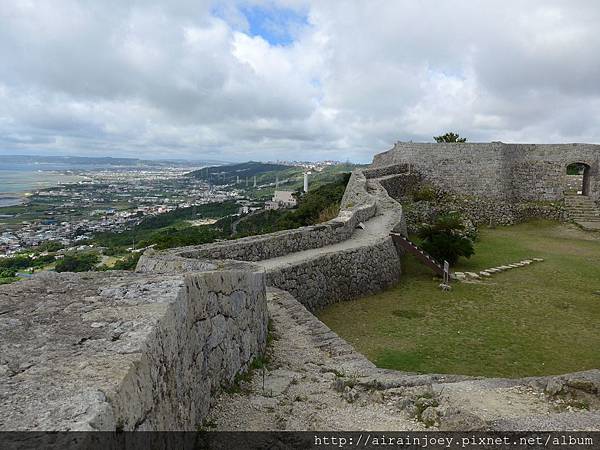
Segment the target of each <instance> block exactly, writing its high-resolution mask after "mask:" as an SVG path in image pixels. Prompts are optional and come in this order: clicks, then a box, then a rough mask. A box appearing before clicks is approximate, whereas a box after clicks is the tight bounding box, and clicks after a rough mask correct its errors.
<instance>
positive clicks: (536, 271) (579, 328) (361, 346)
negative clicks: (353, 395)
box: [318, 221, 600, 377]
mask: <svg viewBox="0 0 600 450" xmlns="http://www.w3.org/2000/svg"><path fill="white" fill-rule="evenodd" d="M528 257H529V258H530V257H541V258H544V259H545V261H544V262H541V263H534V264H532V265H530V266H525V267H522V268H517V269H513V270H510V271H507V272H503V273H499V274H495V275H493V276H492V277H491V278H490V279H488V280H485V281H484V282H479V283H454V284H453V286H452V290H451V291H450V292H442V291H441V290H440V289H439V287H438V284H439V280H434V279H433V277H432V272H431V271H429V270H428V269H427V268H425V267H424V266H422V265H420V264H419V263H418V262H417V261H416V260H414V259H413V258H412V257H404V259H403V276H402V280H401V281H400V283H399V284H398V285H397V286H396V287H394V288H392V289H390V290H388V291H386V292H383V293H381V294H378V295H374V296H370V297H365V298H361V299H358V300H355V301H351V302H343V303H338V304H335V305H332V306H330V307H328V308H327V309H325V310H323V311H321V312H320V313H319V314H318V316H319V318H320V319H321V320H322V321H323V322H325V323H326V324H327V325H328V326H329V327H330V328H331V329H333V330H334V331H335V332H337V333H338V334H339V335H340V336H342V337H343V338H345V339H346V340H348V341H349V342H350V343H352V344H353V345H354V346H355V347H356V349H357V350H358V351H360V352H362V353H363V354H365V355H366V356H367V357H368V358H369V359H371V360H372V361H373V362H374V363H375V364H377V366H379V367H384V368H390V369H397V370H405V371H411V372H423V373H425V372H429V373H432V372H433V373H458V374H466V375H482V376H501V377H523V376H534V375H550V374H561V373H566V372H574V371H578V370H586V369H592V368H600V295H598V294H597V293H596V294H595V293H594V292H598V291H600V234H599V233H590V232H584V231H580V230H579V229H577V228H575V227H574V226H573V225H566V224H558V223H555V222H548V221H533V222H529V223H526V224H521V225H516V226H512V227H501V228H496V229H482V230H480V239H479V241H478V242H477V243H476V253H475V255H474V256H473V257H472V258H471V259H470V260H461V261H460V262H459V264H458V265H457V266H456V268H455V269H456V270H457V271H458V270H462V271H479V270H482V269H485V268H490V267H494V266H498V265H502V264H506V263H511V262H517V261H519V260H522V259H525V258H528Z"/></svg>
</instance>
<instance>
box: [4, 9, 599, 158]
mask: <svg viewBox="0 0 600 450" xmlns="http://www.w3.org/2000/svg"><path fill="white" fill-rule="evenodd" d="M240 6H244V7H252V8H266V9H267V10H268V9H269V8H273V7H276V8H279V10H281V9H285V8H291V9H292V10H293V13H294V14H304V13H306V14H307V17H306V20H296V21H293V23H292V25H290V26H293V27H294V29H293V30H291V31H290V35H292V36H294V38H295V40H294V41H293V42H292V43H291V44H287V45H281V44H278V43H277V42H275V43H273V42H269V37H267V36H260V35H251V28H252V25H253V24H251V23H250V22H249V20H248V19H247V18H246V17H245V16H244V14H243V10H242V9H240ZM275 11H277V9H276V10H275ZM253 20H256V18H254V19H253ZM265 21H266V22H265V23H264V24H263V25H264V27H263V28H264V29H265V30H266V32H271V33H272V34H273V35H275V36H276V35H278V34H281V35H283V34H285V33H284V31H285V30H282V29H281V26H282V24H281V23H279V22H273V20H272V15H271V17H268V18H266V19H265ZM599 21H600V8H597V4H596V0H579V1H578V2H563V1H559V0H544V1H542V0H531V1H528V2H520V1H517V0H505V1H500V0H489V1H486V2H473V1H471V0H470V1H467V0H448V1H444V2H439V1H434V0H423V1H420V2H415V1H413V0H401V1H396V2H389V1H384V0H362V1H355V2H351V3H348V2H342V1H334V0H332V1H326V2H324V1H317V0H286V1H278V2H276V1H270V0H264V1H260V0H240V1H233V0H231V1H226V2H222V1H221V2H211V1H209V0H202V1H193V0H178V1H170V2H161V1H139V0H138V1H136V0H130V1H117V0H114V1H103V2H91V1H88V0H80V1H77V0H55V1H53V2H45V1H42V0H29V1H21V2H14V1H12V0H0V58H1V60H2V64H0V151H3V152H6V153H15V152H18V151H19V150H23V149H28V150H30V151H35V150H39V151H40V152H43V151H48V152H49V151H51V152H55V153H79V154H99V153H102V154H129V155H133V156H135V155H139V154H140V151H143V154H144V155H145V156H147V157H198V158H202V157H206V158H215V157H219V158H222V159H228V158H229V159H235V160H244V159H250V158H253V159H257V158H261V159H276V158H313V159H318V158H332V157H334V158H338V159H346V158H351V159H354V160H362V161H368V160H369V159H370V157H371V155H372V154H373V153H375V152H378V151H381V150H384V149H386V148H387V147H389V146H390V145H391V144H392V143H393V142H394V141H396V140H398V139H403V140H408V139H412V140H431V137H432V136H433V135H435V134H439V133H443V132H445V131H449V130H455V131H459V132H460V133H461V134H463V135H466V136H467V137H469V138H470V140H503V141H506V142H509V141H527V142H534V141H538V142H551V141H555V142H568V141H587V142H600V129H599V128H598V127H597V126H596V124H597V123H598V120H599V119H600V83H598V80H599V79H600V59H599V58H598V57H597V55H598V54H599V53H600V36H599V35H598V33H597V32H596V28H597V23H599ZM302 23H305V24H306V25H304V26H302V25H301V24H302ZM254 25H256V24H254Z"/></svg>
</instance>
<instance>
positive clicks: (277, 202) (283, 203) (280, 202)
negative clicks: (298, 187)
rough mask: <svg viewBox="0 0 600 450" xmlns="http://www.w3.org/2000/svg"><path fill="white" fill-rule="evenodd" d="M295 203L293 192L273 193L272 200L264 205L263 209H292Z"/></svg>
mask: <svg viewBox="0 0 600 450" xmlns="http://www.w3.org/2000/svg"><path fill="white" fill-rule="evenodd" d="M297 203H298V202H297V201H296V198H295V197H294V192H293V191H275V192H274V193H273V199H272V200H271V201H268V202H266V203H265V209H279V208H293V207H294V206H296V204H297Z"/></svg>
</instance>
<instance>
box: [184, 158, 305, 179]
mask: <svg viewBox="0 0 600 450" xmlns="http://www.w3.org/2000/svg"><path fill="white" fill-rule="evenodd" d="M290 169H292V170H293V169H300V168H296V167H292V166H286V165H283V164H271V163H262V162H256V161H248V162H245V163H240V164H231V165H227V166H218V167H206V168H204V169H200V170H195V171H193V172H190V173H188V174H187V175H188V176H190V177H194V178H197V179H199V180H206V181H210V182H212V183H213V184H216V185H225V184H232V183H235V182H236V181H237V179H238V177H239V180H240V183H243V184H244V185H245V183H246V178H248V182H249V183H253V182H254V177H255V176H256V181H257V183H274V182H275V177H276V175H277V174H279V173H285V172H286V171H288V170H290ZM300 171H301V169H300Z"/></svg>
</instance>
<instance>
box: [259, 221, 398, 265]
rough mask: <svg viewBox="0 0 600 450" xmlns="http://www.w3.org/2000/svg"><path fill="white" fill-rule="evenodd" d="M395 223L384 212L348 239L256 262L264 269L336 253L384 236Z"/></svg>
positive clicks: (361, 245)
mask: <svg viewBox="0 0 600 450" xmlns="http://www.w3.org/2000/svg"><path fill="white" fill-rule="evenodd" d="M395 225H396V220H395V219H394V218H393V217H390V216H389V215H388V214H386V213H384V214H381V215H378V216H375V217H373V218H372V219H371V220H369V221H367V222H365V223H364V227H365V229H364V230H363V229H361V228H357V229H356V230H355V231H354V233H353V234H352V237H351V238H350V239H348V240H345V241H342V242H338V243H337V244H333V245H326V246H324V247H319V248H313V249H310V250H304V251H302V252H296V253H290V254H288V255H285V256H281V257H279V258H273V259H267V260H264V261H258V262H257V263H256V264H257V265H260V266H262V267H264V268H265V269H266V270H270V269H274V268H278V267H282V266H286V265H291V264H298V263H299V262H302V261H306V260H309V259H312V258H314V257H317V256H321V255H323V254H326V253H337V252H341V251H344V250H350V249H353V248H357V247H363V246H365V245H368V244H370V243H372V242H373V241H377V240H379V239H381V238H382V237H383V236H386V235H387V234H388V233H389V232H390V231H391V230H392V229H393V228H394V226H395Z"/></svg>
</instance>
